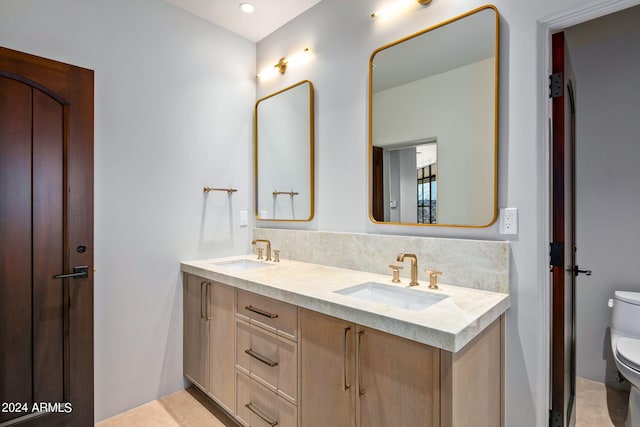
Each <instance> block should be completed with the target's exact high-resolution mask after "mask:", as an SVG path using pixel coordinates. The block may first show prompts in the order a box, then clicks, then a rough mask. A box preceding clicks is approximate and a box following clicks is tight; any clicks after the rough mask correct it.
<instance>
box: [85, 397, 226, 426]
mask: <svg viewBox="0 0 640 427" xmlns="http://www.w3.org/2000/svg"><path fill="white" fill-rule="evenodd" d="M205 426H206V427H238V424H236V423H235V422H234V421H233V420H232V419H231V418H230V417H228V416H227V415H226V414H225V413H224V412H223V411H222V410H221V409H219V408H218V407H217V406H216V405H215V404H213V403H211V401H210V400H209V399H208V398H207V397H206V396H205V395H204V394H203V393H202V392H200V390H198V389H196V388H194V387H190V388H188V389H186V390H182V391H179V392H177V393H173V394H170V395H169V396H165V397H163V398H161V399H159V400H154V401H153V402H149V403H147V404H144V405H142V406H138V407H137V408H134V409H132V410H130V411H127V412H125V413H122V414H120V415H116V416H115V417H112V418H109V419H107V420H104V421H101V422H99V423H97V424H96V427H205Z"/></svg>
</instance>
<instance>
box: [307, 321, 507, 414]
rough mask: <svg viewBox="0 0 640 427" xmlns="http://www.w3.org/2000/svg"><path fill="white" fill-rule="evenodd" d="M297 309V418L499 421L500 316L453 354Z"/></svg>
mask: <svg viewBox="0 0 640 427" xmlns="http://www.w3.org/2000/svg"><path fill="white" fill-rule="evenodd" d="M299 315H300V367H301V369H300V420H301V425H302V426H304V427H314V426H318V427H320V426H326V425H332V426H345V427H354V426H362V427H374V426H380V427H385V426H390V425H401V426H407V427H409V426H420V427H428V426H445V427H452V426H456V427H466V426H470V425H473V426H486V427H497V426H501V425H503V421H502V415H501V414H502V413H503V406H502V405H503V404H502V401H503V386H502V372H503V371H502V366H503V363H502V351H501V346H502V344H501V343H502V327H501V321H502V320H501V319H498V320H497V321H496V322H494V324H492V325H491V326H490V327H489V328H488V329H487V330H485V331H484V332H483V333H482V334H480V335H479V336H478V337H476V339H475V340H474V341H472V342H471V343H469V344H468V345H467V346H466V347H465V348H464V349H463V350H462V351H461V352H459V353H455V354H454V353H450V352H446V351H443V350H440V349H437V348H435V347H431V346H428V345H424V344H420V343H417V342H415V341H411V340H407V339H404V338H400V337H397V336H395V335H391V334H387V333H384V332H380V331H377V330H375V329H371V328H367V327H363V326H359V325H356V324H354V323H350V322H346V321H343V320H340V319H336V318H333V317H330V316H326V315H323V314H319V313H316V312H313V311H309V310H304V309H300V314H299Z"/></svg>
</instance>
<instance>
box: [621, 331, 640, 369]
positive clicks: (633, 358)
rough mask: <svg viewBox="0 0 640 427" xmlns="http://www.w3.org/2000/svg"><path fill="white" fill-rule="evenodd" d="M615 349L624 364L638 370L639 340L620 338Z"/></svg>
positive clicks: (639, 359) (639, 365) (639, 366)
mask: <svg viewBox="0 0 640 427" xmlns="http://www.w3.org/2000/svg"><path fill="white" fill-rule="evenodd" d="M616 350H617V352H618V357H619V358H620V360H621V361H622V362H623V363H624V364H625V365H628V366H630V367H632V368H633V369H636V370H639V371H640V340H638V339H634V338H620V339H619V340H618V344H617V345H616Z"/></svg>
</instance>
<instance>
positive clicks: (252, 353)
mask: <svg viewBox="0 0 640 427" xmlns="http://www.w3.org/2000/svg"><path fill="white" fill-rule="evenodd" d="M244 352H245V353H247V354H248V355H249V356H251V357H253V358H254V359H256V360H258V361H260V362H262V363H264V364H265V365H267V366H269V367H270V368H273V367H274V366H278V362H274V361H273V360H271V359H268V358H266V357H264V356H263V355H261V354H259V353H256V352H255V351H253V350H252V349H248V350H245V351H244Z"/></svg>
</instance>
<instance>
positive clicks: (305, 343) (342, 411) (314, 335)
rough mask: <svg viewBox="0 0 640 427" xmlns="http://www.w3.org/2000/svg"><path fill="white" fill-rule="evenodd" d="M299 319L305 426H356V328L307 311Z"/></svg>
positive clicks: (301, 390)
mask: <svg viewBox="0 0 640 427" xmlns="http://www.w3.org/2000/svg"><path fill="white" fill-rule="evenodd" d="M299 319H300V340H299V346H300V348H299V351H300V403H299V405H300V414H301V417H300V423H301V425H302V426H304V427H314V426H318V427H326V426H332V427H353V426H355V407H356V402H355V390H356V388H357V385H356V381H355V378H356V377H355V358H354V350H355V348H354V344H355V340H354V336H355V325H354V324H352V323H349V322H346V321H343V320H340V319H336V318H333V317H329V316H324V315H322V314H319V313H315V312H312V311H308V310H304V309H300V311H299ZM388 425H394V424H388ZM395 425H399V424H395Z"/></svg>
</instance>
